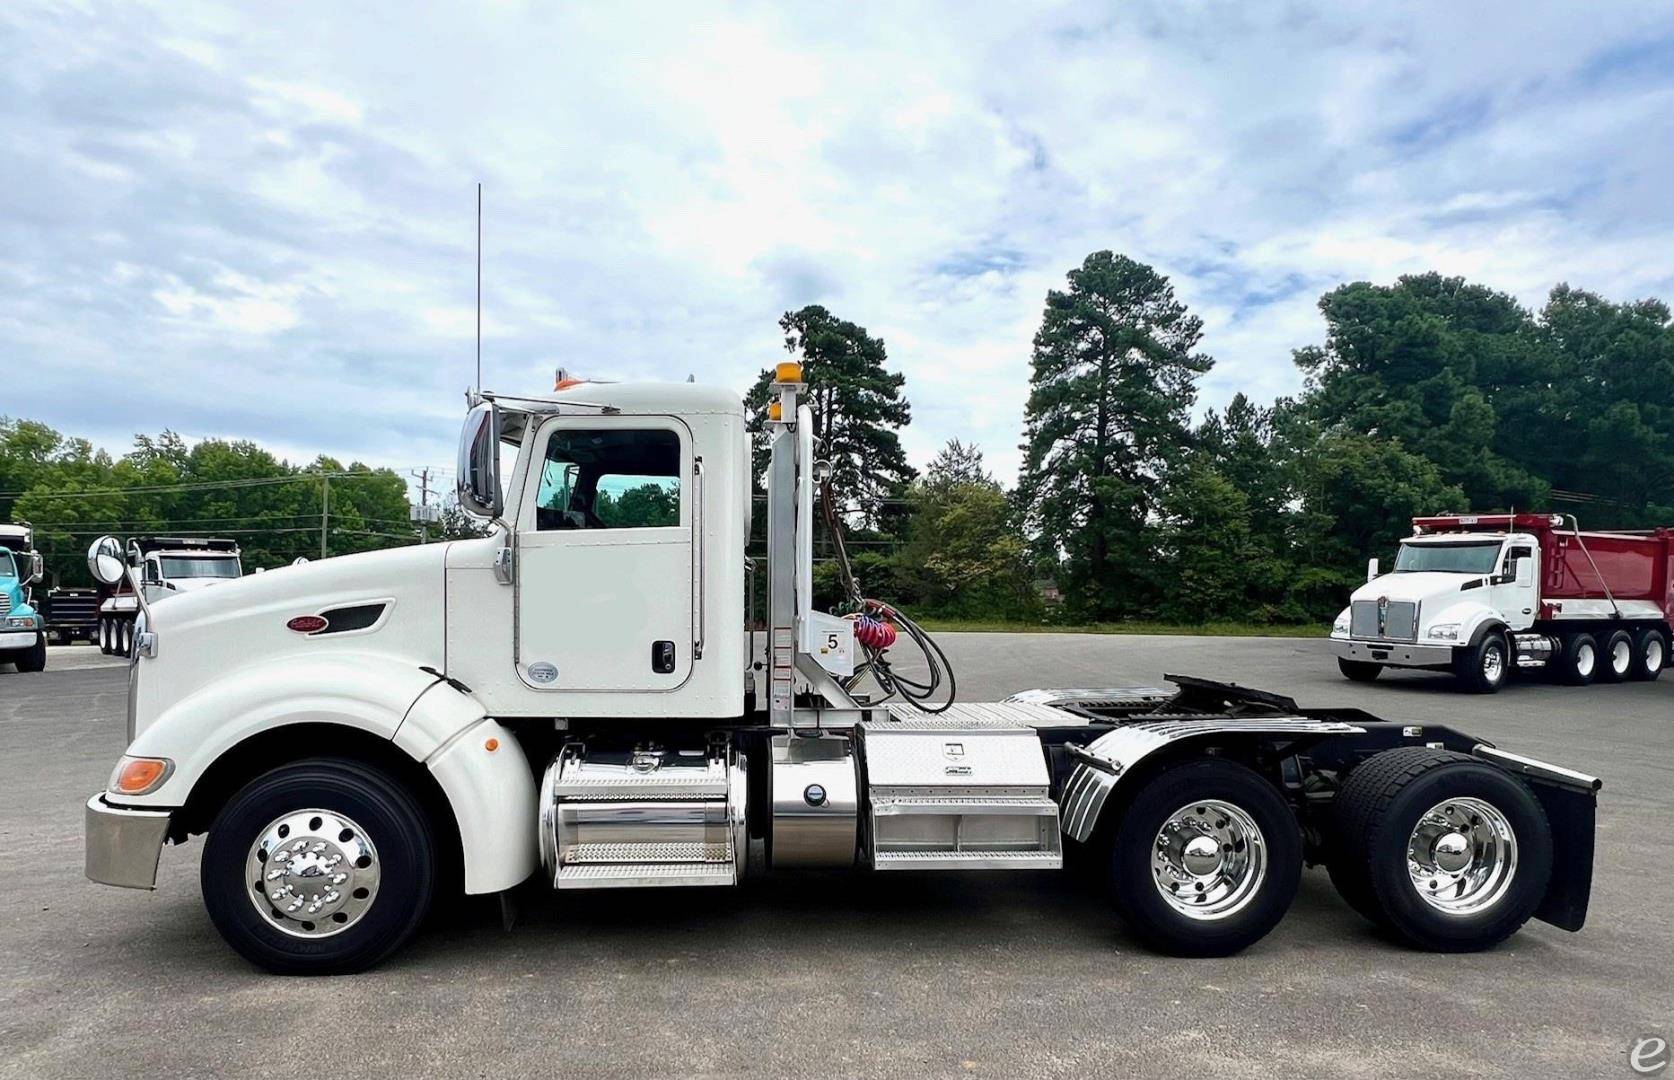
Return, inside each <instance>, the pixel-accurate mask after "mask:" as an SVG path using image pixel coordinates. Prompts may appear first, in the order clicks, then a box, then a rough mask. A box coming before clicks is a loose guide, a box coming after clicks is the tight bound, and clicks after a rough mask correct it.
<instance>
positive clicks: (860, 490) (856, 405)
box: [744, 305, 914, 525]
mask: <svg viewBox="0 0 1674 1080" xmlns="http://www.w3.org/2000/svg"><path fill="white" fill-rule="evenodd" d="M779 328H780V329H781V330H783V331H784V332H785V351H787V352H790V353H794V354H798V355H799V356H800V358H801V361H802V378H803V380H804V381H805V382H806V383H807V389H806V391H805V392H804V394H803V398H802V400H803V401H804V402H805V403H806V404H807V405H808V406H809V407H810V408H811V409H812V411H813V416H814V434H815V436H816V437H817V438H818V439H819V440H820V454H821V456H822V457H824V458H826V459H827V460H829V461H830V462H831V470H832V471H831V481H832V487H833V489H834V490H836V491H840V492H842V493H843V499H844V506H845V509H846V510H849V511H852V512H853V515H854V516H855V517H856V518H857V519H858V520H859V521H862V522H864V523H866V524H874V525H875V524H877V523H879V522H880V521H881V520H882V518H883V517H884V512H885V504H886V500H889V499H892V498H894V497H896V496H897V495H899V493H900V491H901V489H902V488H903V487H904V486H905V485H906V484H907V483H908V482H909V481H911V480H912V478H913V475H914V470H913V468H912V466H910V465H908V464H907V454H906V451H905V450H903V449H902V448H901V436H900V429H901V428H902V427H904V426H905V425H906V424H907V423H908V422H909V421H910V420H911V419H912V410H911V409H910V408H909V406H908V405H907V401H906V399H905V398H904V397H902V396H901V390H902V387H903V386H905V385H906V378H905V377H904V376H902V375H900V374H899V373H897V372H893V371H889V370H888V369H887V368H885V366H884V365H885V363H886V362H887V361H888V359H889V357H888V354H887V352H886V351H885V349H884V343H883V341H882V340H881V339H879V338H875V337H873V336H872V335H871V334H868V333H867V332H866V328H865V327H863V326H856V325H855V324H854V323H852V322H846V321H844V320H842V319H839V318H837V317H836V316H834V315H832V314H831V312H829V311H827V310H826V309H825V308H823V307H819V306H818V305H811V306H809V307H805V308H803V309H802V310H801V311H787V312H785V315H784V317H783V318H782V319H780V320H779ZM772 397H773V371H772V369H768V370H765V371H763V372H762V373H761V375H760V376H759V377H758V378H757V379H756V383H755V385H754V386H752V387H751V388H750V392H749V393H748V394H746V395H745V396H744V408H745V410H746V413H747V415H748V418H749V419H748V424H749V430H750V431H751V432H752V433H753V434H754V435H755V436H756V440H755V443H756V445H755V470H756V476H757V478H758V479H759V478H760V477H761V476H762V475H764V474H765V472H766V469H767V444H766V441H765V440H764V439H763V438H761V435H762V432H763V430H764V425H765V418H766V409H767V404H768V402H769V400H771V399H772Z"/></svg>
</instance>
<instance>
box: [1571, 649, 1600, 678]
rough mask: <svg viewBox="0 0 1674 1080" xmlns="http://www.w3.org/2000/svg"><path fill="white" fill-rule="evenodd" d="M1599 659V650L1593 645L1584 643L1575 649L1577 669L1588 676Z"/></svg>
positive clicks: (1583, 676)
mask: <svg viewBox="0 0 1674 1080" xmlns="http://www.w3.org/2000/svg"><path fill="white" fill-rule="evenodd" d="M1597 661H1598V650H1596V649H1595V648H1593V646H1592V645H1590V644H1587V643H1582V644H1581V645H1579V646H1577V647H1576V649H1575V670H1576V672H1577V673H1579V674H1580V675H1581V677H1582V678H1586V677H1587V676H1588V675H1591V674H1592V673H1593V665H1594V664H1595V663H1596V662H1597Z"/></svg>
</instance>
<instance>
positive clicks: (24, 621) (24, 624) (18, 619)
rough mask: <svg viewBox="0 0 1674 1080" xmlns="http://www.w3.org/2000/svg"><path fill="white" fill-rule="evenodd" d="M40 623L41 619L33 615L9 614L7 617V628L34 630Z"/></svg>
mask: <svg viewBox="0 0 1674 1080" xmlns="http://www.w3.org/2000/svg"><path fill="white" fill-rule="evenodd" d="M38 625H40V620H39V619H37V618H36V617H35V616H33V615H8V616H7V617H6V623H5V626H6V629H7V630H33V629H35V627H37V626H38Z"/></svg>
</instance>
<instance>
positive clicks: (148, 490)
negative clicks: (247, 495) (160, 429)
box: [0, 470, 401, 499]
mask: <svg viewBox="0 0 1674 1080" xmlns="http://www.w3.org/2000/svg"><path fill="white" fill-rule="evenodd" d="M357 477H358V478H360V479H363V480H388V479H393V480H400V479H401V478H400V477H398V476H394V475H393V474H391V473H389V472H387V470H380V471H378V472H370V471H364V470H362V471H349V470H343V471H341V472H303V473H296V474H295V475H293V476H262V477H251V478H249V479H246V480H199V481H192V482H188V483H184V484H150V485H142V486H139V487H126V488H94V489H90V490H87V491H38V490H35V489H28V490H25V491H0V499H16V498H20V497H21V496H24V495H33V496H35V497H36V498H41V499H87V498H92V497H94V496H99V495H158V494H166V493H169V492H174V491H215V490H225V489H230V488H247V487H267V486H269V485H272V484H295V483H301V482H308V483H312V482H314V481H316V480H339V479H355V478H357Z"/></svg>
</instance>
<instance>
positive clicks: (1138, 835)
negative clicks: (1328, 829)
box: [1111, 760, 1302, 956]
mask: <svg viewBox="0 0 1674 1080" xmlns="http://www.w3.org/2000/svg"><path fill="white" fill-rule="evenodd" d="M1301 876H1302V839H1301V834H1300V832H1299V830H1298V828H1297V824H1296V816H1295V815H1294V814H1293V813H1292V812H1291V809H1290V806H1289V805H1288V804H1287V803H1286V802H1285V800H1284V797H1283V796H1282V795H1280V794H1279V792H1278V790H1277V789H1276V788H1275V787H1274V786H1273V785H1272V784H1270V783H1268V782H1267V781H1266V780H1265V779H1263V778H1262V777H1261V776H1260V774H1258V773H1256V772H1255V771H1254V770H1252V769H1248V768H1246V767H1244V766H1242V765H1237V764H1234V763H1232V762H1229V761H1220V760H1204V761H1194V762H1190V763H1187V764H1184V765H1177V766H1175V767H1173V768H1171V769H1169V770H1167V771H1166V772H1163V773H1161V774H1159V775H1158V776H1156V777H1155V778H1154V779H1152V780H1151V781H1150V782H1149V783H1147V784H1146V785H1145V787H1144V788H1142V789H1141V790H1140V792H1139V793H1138V795H1136V796H1135V798H1134V801H1133V803H1132V804H1131V805H1130V806H1129V807H1128V809H1127V811H1126V813H1124V814H1123V815H1122V817H1121V820H1120V823H1119V824H1118V826H1117V831H1116V836H1115V842H1114V844H1113V846H1112V852H1111V890H1112V893H1113V895H1114V898H1115V901H1116V906H1117V909H1118V911H1119V912H1120V913H1121V915H1122V916H1123V918H1124V919H1126V920H1127V922H1128V923H1129V925H1131V926H1132V927H1134V929H1135V930H1137V931H1138V932H1139V933H1140V934H1141V935H1142V936H1143V937H1144V938H1145V939H1146V940H1147V941H1148V942H1149V943H1151V944H1152V945H1154V946H1155V947H1157V948H1158V949H1159V950H1161V951H1163V952H1166V953H1170V954H1172V955H1175V956H1229V955H1231V954H1232V953H1235V952H1238V951H1239V950H1241V949H1244V948H1246V947H1247V946H1249V945H1252V944H1254V943H1255V942H1257V941H1260V940H1261V939H1262V938H1263V937H1265V936H1267V933H1268V931H1270V930H1272V929H1273V927H1274V926H1276V925H1278V922H1279V920H1280V919H1281V918H1283V917H1284V914H1285V912H1286V911H1287V910H1288V909H1289V908H1290V903H1291V901H1292V900H1293V899H1295V897H1296V888H1297V884H1298V883H1299V881H1300V880H1301Z"/></svg>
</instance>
